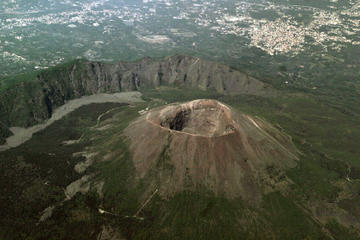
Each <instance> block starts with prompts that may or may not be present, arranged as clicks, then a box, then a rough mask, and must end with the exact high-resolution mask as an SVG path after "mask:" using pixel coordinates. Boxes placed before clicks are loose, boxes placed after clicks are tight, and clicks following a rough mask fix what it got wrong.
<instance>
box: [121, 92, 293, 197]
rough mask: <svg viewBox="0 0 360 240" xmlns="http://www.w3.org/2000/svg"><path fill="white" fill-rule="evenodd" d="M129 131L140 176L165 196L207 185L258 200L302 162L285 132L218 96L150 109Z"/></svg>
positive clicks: (222, 192) (215, 190)
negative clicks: (290, 169) (287, 172)
mask: <svg viewBox="0 0 360 240" xmlns="http://www.w3.org/2000/svg"><path fill="white" fill-rule="evenodd" d="M124 133H125V135H126V136H127V137H128V138H129V139H130V151H131V153H132V159H133V163H134V166H135V171H136V179H137V180H139V181H142V182H144V183H146V184H148V186H149V189H148V190H149V192H151V191H153V190H154V189H158V190H159V193H160V194H161V195H162V196H163V197H169V196H171V195H173V194H175V193H177V192H180V191H183V190H196V189H207V190H210V191H212V192H214V193H215V194H216V195H224V196H226V197H230V198H233V197H241V198H243V199H244V200H248V201H253V200H258V199H259V198H261V192H263V191H269V189H270V190H271V189H275V188H276V187H278V186H281V185H284V184H283V183H282V182H284V181H285V182H286V177H285V175H284V174H283V173H284V171H285V170H286V169H288V168H291V167H294V166H296V163H297V160H298V158H297V156H296V153H297V151H296V149H295V147H294V146H293V144H292V142H291V139H290V137H288V136H287V135H286V134H284V133H283V132H281V131H280V130H278V129H277V128H274V127H273V126H271V125H270V124H269V123H267V122H265V121H264V120H261V119H259V118H256V117H252V116H249V115H247V114H243V113H240V112H238V111H236V110H234V109H232V108H230V107H228V106H226V105H224V104H222V103H220V102H218V101H215V100H205V99H201V100H195V101H191V102H187V103H177V104H171V105H167V106H163V107H160V108H156V109H153V110H150V111H149V112H147V113H146V114H144V115H142V116H140V117H139V118H138V119H136V120H135V121H134V122H132V123H131V124H130V125H129V126H128V127H127V128H126V129H125V131H124ZM273 175H276V176H273ZM279 175H281V176H280V177H279ZM274 179H275V180H274Z"/></svg>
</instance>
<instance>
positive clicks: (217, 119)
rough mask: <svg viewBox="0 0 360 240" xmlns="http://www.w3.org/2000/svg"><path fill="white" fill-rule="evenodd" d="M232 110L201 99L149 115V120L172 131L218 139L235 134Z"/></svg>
mask: <svg viewBox="0 0 360 240" xmlns="http://www.w3.org/2000/svg"><path fill="white" fill-rule="evenodd" d="M231 116H232V115H231V110H230V108H228V107H227V106H225V105H224V104H222V103H220V102H218V101H216V100H208V99H200V100H195V101H191V102H187V103H184V104H180V105H179V104H177V105H169V106H167V107H165V108H163V109H162V110H160V111H155V112H152V113H149V115H148V116H147V119H148V120H149V121H151V122H153V123H154V124H156V125H159V127H162V128H166V129H170V130H172V131H176V132H181V133H186V134H192V135H200V136H205V137H217V136H222V135H226V134H230V133H233V132H234V130H235V127H234V121H233V120H232V117H231Z"/></svg>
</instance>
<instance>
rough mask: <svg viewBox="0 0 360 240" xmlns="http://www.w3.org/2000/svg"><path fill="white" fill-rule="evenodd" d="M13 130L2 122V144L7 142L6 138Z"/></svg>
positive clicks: (0, 130)
mask: <svg viewBox="0 0 360 240" xmlns="http://www.w3.org/2000/svg"><path fill="white" fill-rule="evenodd" d="M11 134H12V133H11V131H10V130H9V129H8V127H7V126H5V125H4V124H3V123H1V122H0V145H1V144H4V143H5V139H6V138H7V137H10V136H11Z"/></svg>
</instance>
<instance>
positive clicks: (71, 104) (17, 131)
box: [0, 92, 143, 152]
mask: <svg viewBox="0 0 360 240" xmlns="http://www.w3.org/2000/svg"><path fill="white" fill-rule="evenodd" d="M142 101H143V100H142V99H141V93H140V92H120V93H114V94H106V93H101V94H95V95H90V96H83V97H81V98H78V99H73V100H70V101H68V102H67V103H65V104H64V105H62V106H60V107H58V108H57V109H55V111H54V113H53V115H52V116H51V118H50V119H48V120H47V121H46V122H44V123H41V124H38V125H35V126H32V127H29V128H22V127H11V128H10V130H11V131H12V133H13V135H12V136H10V137H8V138H7V139H6V143H5V144H4V145H1V146H0V152H1V151H5V150H8V149H10V148H14V147H17V146H19V145H21V144H23V143H25V142H26V141H28V140H30V139H31V137H32V135H33V134H35V133H37V132H39V131H41V130H43V129H45V128H46V127H48V126H50V125H51V124H52V123H53V122H55V121H57V120H59V119H61V118H62V117H64V116H65V115H67V114H69V113H70V112H72V111H74V110H76V109H78V108H80V107H81V106H84V105H88V104H91V103H106V102H115V103H134V102H142Z"/></svg>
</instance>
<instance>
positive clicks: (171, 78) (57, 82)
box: [0, 56, 274, 136]
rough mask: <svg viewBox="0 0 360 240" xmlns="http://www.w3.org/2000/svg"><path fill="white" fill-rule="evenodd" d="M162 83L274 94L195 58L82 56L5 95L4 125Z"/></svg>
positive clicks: (0, 105) (0, 102)
mask: <svg viewBox="0 0 360 240" xmlns="http://www.w3.org/2000/svg"><path fill="white" fill-rule="evenodd" d="M162 85H165V86H172V87H181V88H189V89H201V90H204V91H205V90H209V89H212V90H215V91H217V92H218V93H221V94H255V95H260V94H261V95H263V94H273V93H274V90H273V89H272V88H271V87H270V86H268V85H266V84H265V83H263V82H261V81H259V80H257V79H255V78H252V77H250V76H248V75H246V74H244V73H241V72H239V71H236V70H233V69H231V68H230V67H228V66H225V65H223V64H220V63H216V62H210V61H206V60H202V59H199V58H196V57H190V56H172V57H168V58H165V59H161V60H155V59H151V58H144V59H142V60H140V61H139V62H119V63H113V64H108V63H101V62H90V61H83V60H77V61H74V62H71V63H68V64H65V65H61V66H57V67H55V68H52V69H48V70H45V71H43V72H40V73H39V74H38V75H37V76H36V77H35V78H34V79H32V80H29V81H26V82H23V83H20V84H18V85H17V86H16V87H13V88H11V89H9V90H6V91H5V92H2V93H0V123H1V124H2V125H5V126H21V127H28V126H32V125H34V124H36V123H39V122H42V121H44V120H45V119H48V118H49V117H51V114H52V112H53V110H54V109H55V108H57V107H59V106H61V105H63V104H64V103H65V101H67V100H70V99H74V98H78V97H81V96H84V95H91V94H96V93H114V92H119V91H133V90H141V89H145V88H153V87H158V86H162ZM2 132H6V131H2ZM2 135H4V136H6V134H2Z"/></svg>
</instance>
